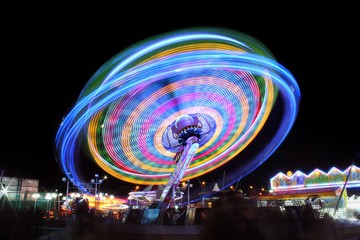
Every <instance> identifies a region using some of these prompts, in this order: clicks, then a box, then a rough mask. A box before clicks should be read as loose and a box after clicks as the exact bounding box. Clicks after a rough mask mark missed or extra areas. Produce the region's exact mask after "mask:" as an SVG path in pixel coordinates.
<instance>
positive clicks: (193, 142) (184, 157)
mask: <svg viewBox="0 0 360 240" xmlns="http://www.w3.org/2000/svg"><path fill="white" fill-rule="evenodd" d="M201 128H202V124H201V122H200V120H199V118H198V117H197V116H196V115H195V114H191V115H187V117H180V118H179V119H177V120H176V121H175V122H174V123H173V124H172V126H171V130H172V132H173V136H174V138H175V139H177V140H178V142H179V143H180V144H182V146H183V147H182V148H181V149H180V151H179V152H178V153H177V154H175V156H174V161H175V162H177V163H176V166H175V169H174V171H173V173H172V174H171V175H170V177H169V181H168V183H167V184H166V186H165V187H164V190H163V192H162V194H161V197H160V199H159V208H161V209H162V210H164V209H166V208H167V206H168V205H169V204H170V205H171V204H173V201H174V196H175V189H176V188H177V187H178V186H179V184H180V181H181V179H182V178H183V176H184V174H185V171H186V168H187V167H188V166H189V164H190V162H191V160H192V159H193V157H194V155H195V153H196V150H197V149H198V148H199V143H198V141H199V140H200V139H201V136H202V129H201Z"/></svg>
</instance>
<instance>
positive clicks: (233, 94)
mask: <svg viewBox="0 0 360 240" xmlns="http://www.w3.org/2000/svg"><path fill="white" fill-rule="evenodd" d="M142 43H143V44H140V45H138V46H136V45H135V46H132V47H130V48H128V49H126V50H125V51H123V52H121V53H119V54H117V55H115V56H114V57H113V58H111V59H109V60H108V61H107V62H106V63H105V64H104V65H103V66H101V68H100V69H99V70H98V71H97V72H96V73H95V74H94V75H93V76H92V77H91V79H90V80H89V82H88V83H87V84H86V86H85V87H84V89H83V90H82V92H81V94H80V96H79V99H78V101H77V102H76V105H75V106H74V107H73V108H72V109H71V111H70V112H69V113H68V114H67V115H66V116H65V117H64V118H63V121H62V122H61V124H60V127H59V130H58V132H57V135H56V139H55V145H56V151H57V161H58V164H59V166H60V167H61V169H62V171H63V172H64V174H65V175H66V177H67V178H70V177H71V181H72V182H73V184H74V186H77V187H78V188H79V189H82V190H84V191H86V186H85V185H84V184H82V183H83V182H85V181H86V180H84V179H86V178H85V177H86V176H83V174H82V172H84V170H86V168H83V166H82V165H81V164H80V163H83V162H84V161H85V160H88V159H91V160H94V162H95V163H96V164H97V165H98V166H99V167H100V168H101V169H102V170H103V171H105V172H107V173H108V174H110V175H111V176H113V177H114V178H117V179H119V180H121V181H125V182H130V183H133V184H141V185H163V184H166V186H165V190H164V191H163V193H162V195H161V197H160V203H161V204H160V206H159V208H161V209H163V208H166V207H167V203H168V202H167V200H168V198H170V199H171V198H172V196H173V191H174V189H175V188H174V187H175V186H177V185H178V184H179V182H180V181H181V180H189V179H193V178H196V177H199V176H202V175H204V174H206V173H209V172H211V171H213V170H215V169H217V168H219V167H221V166H223V165H225V164H226V163H228V162H229V161H230V160H232V159H234V158H235V156H239V155H240V153H241V152H242V151H243V150H244V149H245V148H246V147H247V146H248V145H250V143H252V141H253V140H254V139H255V138H256V137H257V136H258V135H259V132H260V131H261V130H262V129H263V127H264V126H265V123H266V122H267V120H268V119H269V118H270V113H271V112H272V109H273V107H274V106H275V103H276V100H277V99H278V98H277V97H278V95H279V94H280V95H281V100H282V103H283V107H282V108H281V110H282V112H283V115H281V118H280V121H279V122H277V123H276V127H277V128H274V131H273V132H272V134H271V135H270V137H267V139H266V144H265V145H262V146H260V147H259V148H257V149H256V151H255V153H254V155H252V156H251V157H248V158H246V159H243V158H238V157H237V160H238V161H237V163H236V164H237V165H236V166H235V165H233V166H235V167H233V170H234V174H233V176H231V178H230V174H229V175H228V177H229V179H230V181H228V183H229V184H232V182H235V181H237V180H238V179H239V178H242V177H245V176H246V175H248V174H249V173H251V172H252V171H253V170H254V169H256V168H257V167H258V166H259V165H261V164H262V163H263V162H265V161H266V160H267V159H268V158H269V157H270V156H271V154H272V153H273V152H274V151H275V150H276V149H277V148H278V147H279V146H280V144H281V143H282V142H283V140H284V139H285V137H286V136H287V134H288V133H289V131H290V130H291V128H292V126H293V124H294V122H295V119H296V116H297V113H298V109H299V108H298V105H299V101H300V90H299V87H298V85H297V83H296V81H295V79H294V77H293V76H292V75H291V73H290V72H289V71H288V70H287V69H285V68H284V67H283V66H281V65H280V64H279V63H277V62H276V61H275V59H274V57H273V55H272V54H271V52H270V51H269V50H268V49H267V48H266V47H265V46H264V45H263V44H261V43H260V42H258V41H256V40H255V39H253V38H251V37H250V36H248V35H246V34H242V33H239V32H236V31H231V30H226V29H218V28H215V29H209V28H204V29H199V28H197V29H184V30H182V31H177V32H172V33H169V34H167V35H162V36H161V37H159V38H152V39H149V40H148V41H146V42H145V41H144V42H142ZM189 116H190V118H191V119H190V118H189ZM192 116H196V117H197V118H196V117H194V118H193V117H192ZM174 120H175V121H174ZM197 120H199V121H198V122H197ZM187 121H189V122H187ZM192 121H193V122H192ZM194 123H195V124H194ZM198 124H200V125H198ZM175 125H176V128H172V127H173V126H175ZM201 125H202V126H201ZM275 130H276V131H275ZM171 135H172V137H171ZM83 149H86V150H87V151H88V156H89V158H85V159H84V158H83V156H79V155H80V153H81V152H82V151H81V150H83ZM195 152H196V155H195ZM174 153H175V157H174V155H173V154H174ZM174 161H175V162H176V161H178V162H177V164H176V165H175V164H174ZM169 177H170V178H169ZM231 181H232V182H231ZM226 187H228V186H222V188H226Z"/></svg>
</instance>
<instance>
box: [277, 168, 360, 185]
mask: <svg viewBox="0 0 360 240" xmlns="http://www.w3.org/2000/svg"><path fill="white" fill-rule="evenodd" d="M350 169H351V172H350V175H349V171H350ZM348 175H349V179H348V182H347V185H346V186H347V187H358V186H360V168H359V167H357V166H355V165H353V166H352V167H351V166H350V167H348V168H347V169H346V170H345V171H340V170H339V169H337V168H336V167H333V168H331V169H330V171H329V172H328V173H325V172H323V171H321V170H319V169H315V170H314V171H312V172H311V173H310V174H308V175H307V174H304V173H303V172H301V171H296V172H295V173H294V174H292V175H291V176H288V175H286V174H284V173H282V172H280V173H278V174H277V175H276V176H275V177H273V178H271V179H270V184H271V188H272V189H273V190H274V191H276V190H282V189H291V188H316V187H330V186H341V185H344V183H345V181H346V178H347V176H348Z"/></svg>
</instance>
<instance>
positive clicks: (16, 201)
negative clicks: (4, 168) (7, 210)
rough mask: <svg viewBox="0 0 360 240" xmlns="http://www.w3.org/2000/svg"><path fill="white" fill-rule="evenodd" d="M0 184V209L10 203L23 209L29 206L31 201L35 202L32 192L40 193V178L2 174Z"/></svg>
mask: <svg viewBox="0 0 360 240" xmlns="http://www.w3.org/2000/svg"><path fill="white" fill-rule="evenodd" d="M0 186H1V192H0V209H2V208H4V207H5V206H7V205H8V204H11V206H13V207H15V208H16V209H21V208H25V207H29V206H30V202H34V199H32V194H34V193H38V191H39V180H38V179H27V178H14V177H4V176H0Z"/></svg>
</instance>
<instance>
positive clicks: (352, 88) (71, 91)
mask: <svg viewBox="0 0 360 240" xmlns="http://www.w3.org/2000/svg"><path fill="white" fill-rule="evenodd" d="M110 8H111V7H110ZM304 9H306V10H304V11H296V12H297V13H295V12H293V11H295V9H292V11H290V10H289V11H279V13H274V12H271V11H269V12H264V13H261V14H260V13H256V12H254V13H253V14H250V13H248V14H243V13H242V12H236V11H235V10H229V9H228V10H227V11H231V12H229V14H226V13H225V12H224V11H225V8H224V11H223V12H222V13H221V15H219V13H217V12H218V11H219V9H216V7H214V8H213V9H211V10H208V11H199V10H195V9H190V10H188V11H179V12H178V13H175V12H172V11H168V12H166V13H165V12H161V14H155V13H151V12H147V13H146V14H143V13H139V12H136V14H134V16H132V17H131V18H127V17H125V16H124V15H122V13H123V12H121V13H116V12H114V10H112V11H110V12H105V11H101V14H98V13H99V12H97V11H100V10H96V9H95V8H94V9H93V10H92V11H89V12H81V15H79V12H77V11H76V10H74V11H65V12H63V11H56V13H55V12H54V11H40V10H37V11H25V10H22V11H20V10H19V11H16V14H15V13H14V15H12V17H10V18H9V19H8V24H4V23H3V25H4V26H3V27H2V30H1V31H2V36H3V38H2V39H3V43H2V47H3V52H4V53H5V54H2V60H3V61H2V62H3V63H2V94H1V99H2V130H3V131H2V145H1V146H2V147H1V149H2V154H1V160H0V169H2V170H4V175H5V176H14V177H24V178H34V179H39V180H40V185H41V186H44V187H45V188H47V189H54V188H63V187H64V184H63V183H62V181H61V178H62V177H63V176H64V175H63V173H62V172H61V170H60V167H59V166H58V165H57V162H56V160H55V152H54V146H55V145H54V143H55V135H56V132H57V130H58V127H59V124H60V123H61V121H62V118H63V116H65V115H66V114H67V112H68V111H69V110H70V109H71V108H72V107H73V105H74V104H75V102H76V100H77V97H78V96H79V94H80V92H81V90H82V88H83V87H84V86H85V84H86V83H87V81H88V80H89V79H90V77H91V76H92V75H93V74H94V73H95V71H97V70H98V68H99V67H100V66H101V65H102V64H103V63H105V62H106V61H107V60H108V59H109V58H111V57H112V56H114V55H115V54H117V53H118V52H120V51H122V50H123V49H125V48H127V47H129V46H130V45H132V44H135V43H137V42H139V41H142V40H144V39H147V38H149V37H152V36H155V35H158V34H161V33H166V32H169V31H173V30H178V29H182V28H190V27H201V26H204V27H212V26H214V27H224V28H229V29H233V30H237V31H240V32H243V33H246V34H248V35H250V36H252V37H254V38H256V39H258V40H259V41H260V42H262V43H263V44H265V45H266V46H267V47H268V49H269V50H270V51H271V52H272V53H273V55H274V56H275V58H276V60H277V61H278V62H279V63H280V64H282V65H283V66H285V67H286V68H287V69H288V70H289V71H290V72H291V73H292V74H293V76H294V77H295V79H296V81H297V82H298V84H299V86H300V91H301V95H302V96H301V102H300V111H299V115H298V117H297V120H296V122H295V125H294V127H293V128H292V130H291V132H290V133H289V135H288V136H287V138H286V139H285V141H284V142H283V143H282V144H281V146H280V147H279V148H278V149H277V150H276V151H275V153H274V154H273V155H272V156H271V157H270V158H269V159H268V160H267V161H266V162H265V163H264V164H262V165H261V166H260V167H258V168H257V169H256V170H254V171H253V172H252V173H251V174H250V175H248V176H246V177H245V178H244V179H243V180H242V181H241V184H244V185H246V184H254V185H258V186H265V187H267V186H268V185H269V179H270V177H272V176H274V175H275V174H277V173H278V172H279V171H282V172H286V171H288V170H292V171H296V170H301V171H303V172H305V173H310V171H312V170H313V169H315V168H319V169H321V170H323V171H328V170H330V168H331V167H333V166H335V167H338V168H339V169H341V170H345V169H346V168H347V167H348V166H350V165H351V163H352V161H355V164H358V165H360V155H359V154H360V138H359V136H360V135H359V134H360V126H359V123H360V117H359V109H360V107H359V103H360V100H359V94H358V92H359V90H358V88H359V77H358V73H357V71H358V68H359V67H358V66H357V64H358V62H359V61H358V53H357V52H358V48H357V46H358V41H356V40H357V39H358V38H357V37H355V35H356V34H357V33H356V32H357V30H358V24H357V23H356V21H355V18H356V16H357V15H355V14H351V9H352V8H351V7H346V8H341V7H336V6H334V7H331V8H329V9H327V11H321V13H320V10H321V9H308V8H304ZM266 14H267V15H266ZM130 15H131V14H130ZM272 15H274V16H272ZM340 16H342V17H340ZM99 173H101V171H99ZM107 184H108V187H109V188H110V187H114V186H117V185H119V184H121V182H119V181H117V180H116V179H110V180H109V182H108V183H107ZM130 185H131V184H130ZM244 185H242V186H244ZM104 187H106V186H104Z"/></svg>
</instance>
